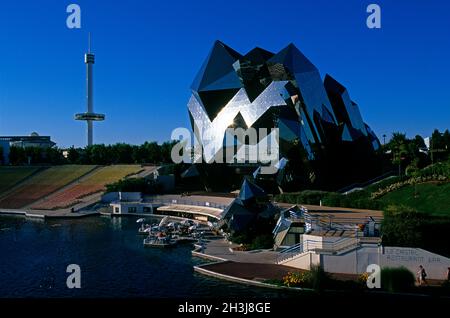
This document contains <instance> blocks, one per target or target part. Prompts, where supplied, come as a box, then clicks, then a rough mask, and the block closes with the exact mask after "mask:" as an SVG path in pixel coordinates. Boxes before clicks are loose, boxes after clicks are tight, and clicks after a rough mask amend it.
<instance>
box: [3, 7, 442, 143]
mask: <svg viewBox="0 0 450 318" xmlns="http://www.w3.org/2000/svg"><path fill="white" fill-rule="evenodd" d="M70 3H77V4H79V5H80V6H81V10H82V12H81V19H82V21H81V26H82V28H81V29H80V30H74V29H68V28H67V27H66V17H67V13H66V6H67V5H68V4H70ZM370 3H377V4H379V5H380V6H381V9H382V15H381V18H382V28H381V29H379V30H370V29H368V28H367V27H366V17H367V15H368V14H367V13H366V7H367V5H368V4H370ZM449 15H450V2H448V1H442V0H431V1H421V0H417V1H414V0H409V1H408V0H395V1H394V0H391V1H379V0H370V1H365V0H336V1H328V0H315V1H309V0H308V1H306V0H295V1H286V0H276V1H274V0H272V1H263V0H258V1H256V0H255V1H253V0H228V1H218V0H189V1H188V0H184V1H178V0H176V1H149V0H141V1H138V0H127V1H101V0H95V1H94V0H91V1H85V0H83V1H81V0H70V1H62V0H40V1H31V0H29V1H5V0H2V1H1V2H0V40H1V44H2V45H1V50H0V135H16V134H18V135H20V134H29V133H30V132H32V131H37V132H39V133H40V134H41V135H51V136H52V138H53V139H54V140H55V141H56V142H57V143H58V145H59V146H71V145H76V146H82V145H84V144H85V139H86V138H85V124H84V123H82V122H76V121H74V120H73V115H74V114H75V113H77V112H83V111H85V108H86V106H85V99H84V96H85V66H84V62H83V54H84V52H85V51H86V49H87V34H88V32H89V31H90V32H92V34H93V51H94V53H95V54H96V64H95V66H94V74H95V75H94V78H95V83H94V89H95V95H94V100H95V110H96V111H97V112H102V113H106V116H107V120H106V121H105V122H102V123H98V124H96V125H95V136H94V140H95V142H97V143H115V142H129V143H133V144H139V143H142V142H144V141H146V140H156V141H164V140H168V139H169V138H170V134H171V131H172V129H173V128H175V127H189V120H188V115H187V109H186V104H187V101H188V98H189V95H190V85H191V82H192V80H193V79H194V77H195V75H196V72H197V71H198V69H199V68H200V66H201V64H202V62H203V60H204V58H205V57H206V55H207V54H208V52H209V50H210V48H211V46H212V44H213V42H214V41H215V40H216V39H219V40H221V41H223V42H225V43H226V44H228V45H229V46H231V47H233V48H235V49H236V50H237V51H239V52H241V53H245V52H247V51H249V50H250V49H252V48H253V47H255V46H260V47H263V48H265V49H268V50H271V51H273V52H276V51H279V50H281V49H282V48H283V47H284V46H286V45H287V44H289V43H290V42H293V43H294V44H295V45H296V46H297V47H298V48H299V49H300V50H301V51H303V53H304V54H305V55H306V56H307V57H308V58H309V59H310V60H311V61H312V62H313V63H314V64H315V65H316V66H317V67H318V68H319V70H320V72H321V75H322V77H323V76H324V75H325V74H326V73H329V74H331V75H332V76H333V77H335V78H336V79H337V80H339V81H340V82H341V83H342V84H344V85H345V86H346V87H347V88H348V89H349V92H350V96H351V97H352V99H353V100H354V101H355V102H357V103H358V104H359V107H360V109H361V112H362V115H363V118H364V119H365V121H366V122H367V123H368V124H369V125H370V126H371V127H372V128H373V129H374V130H375V132H376V133H377V134H378V136H379V137H380V139H382V137H381V136H382V135H383V134H387V135H390V134H391V132H392V131H401V132H406V133H407V134H408V135H409V136H414V135H415V134H422V135H424V136H427V135H429V134H430V133H431V131H432V129H434V128H438V129H441V130H444V129H446V128H450V78H449V74H450V19H449V18H448V17H449Z"/></svg>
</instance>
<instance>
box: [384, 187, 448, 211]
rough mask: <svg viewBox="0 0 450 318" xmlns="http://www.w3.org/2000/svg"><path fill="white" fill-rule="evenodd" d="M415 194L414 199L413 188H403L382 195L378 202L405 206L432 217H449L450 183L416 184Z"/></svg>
mask: <svg viewBox="0 0 450 318" xmlns="http://www.w3.org/2000/svg"><path fill="white" fill-rule="evenodd" d="M417 194H418V195H417V197H414V186H405V187H403V188H400V189H398V190H396V191H393V192H391V193H388V194H386V195H384V196H383V197H381V198H380V199H379V200H381V201H382V202H385V203H387V204H403V205H407V206H410V207H412V208H414V209H416V210H417V211H420V212H426V213H430V214H432V215H447V216H450V183H444V184H436V183H422V184H418V185H417Z"/></svg>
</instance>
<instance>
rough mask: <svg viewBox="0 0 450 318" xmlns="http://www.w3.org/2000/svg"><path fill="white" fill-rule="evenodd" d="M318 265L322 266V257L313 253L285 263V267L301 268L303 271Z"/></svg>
mask: <svg viewBox="0 0 450 318" xmlns="http://www.w3.org/2000/svg"><path fill="white" fill-rule="evenodd" d="M317 264H320V255H318V254H315V253H312V252H306V253H303V254H301V255H299V256H297V257H295V258H293V259H291V260H288V261H287V262H285V263H283V265H284V266H291V267H295V268H301V269H310V268H311V265H317Z"/></svg>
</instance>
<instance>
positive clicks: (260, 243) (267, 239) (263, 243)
mask: <svg viewBox="0 0 450 318" xmlns="http://www.w3.org/2000/svg"><path fill="white" fill-rule="evenodd" d="M273 244H274V241H273V236H272V235H271V234H262V235H258V236H256V237H255V238H254V239H253V241H252V243H251V244H250V246H249V248H250V249H251V250H257V249H263V248H272V247H273Z"/></svg>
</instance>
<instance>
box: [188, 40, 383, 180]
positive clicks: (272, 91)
mask: <svg viewBox="0 0 450 318" xmlns="http://www.w3.org/2000/svg"><path fill="white" fill-rule="evenodd" d="M191 88H192V96H191V98H190V100H189V103H188V109H189V115H190V119H191V124H192V126H193V129H194V131H195V132H196V134H197V138H198V139H199V142H200V143H201V145H202V146H203V148H204V149H206V148H208V149H209V150H208V151H205V152H204V160H205V161H206V162H207V163H208V162H212V161H213V160H214V158H215V156H217V155H218V154H219V155H220V153H221V151H223V148H224V145H228V141H226V140H225V139H226V129H227V128H237V127H240V128H244V129H247V128H249V127H253V128H256V129H258V128H267V129H270V128H278V129H279V133H280V134H279V138H280V144H279V147H280V158H279V159H282V158H286V159H287V160H288V164H287V165H286V169H284V170H285V171H283V178H282V180H280V178H278V181H279V182H281V183H284V184H286V183H293V184H320V183H325V182H330V181H332V184H335V185H336V186H338V185H339V183H342V184H346V183H348V182H351V181H352V180H350V179H352V177H351V176H353V175H359V176H360V177H361V178H360V179H363V178H364V177H366V176H365V175H364V173H363V174H360V173H359V172H356V173H355V171H353V172H352V173H348V171H346V169H357V168H358V167H357V166H358V165H356V166H355V165H354V164H353V161H354V159H357V160H363V161H365V164H366V165H367V164H368V163H369V162H370V161H371V160H372V159H373V156H374V153H375V151H376V150H377V149H378V148H379V141H378V138H377V137H376V135H375V134H374V133H373V131H372V130H371V129H370V128H369V127H368V125H367V124H366V123H364V121H363V119H362V117H361V113H360V111H359V108H358V105H357V104H356V103H354V102H353V101H352V100H351V99H350V96H349V94H348V92H347V90H346V88H345V87H344V86H342V85H341V84H340V83H339V82H337V81H336V80H335V79H333V78H332V77H331V76H329V75H326V76H325V80H324V81H322V78H321V76H320V74H319V71H318V69H317V68H316V67H315V66H314V64H312V63H311V61H309V60H308V59H307V58H306V57H305V56H304V55H303V54H302V53H301V52H300V51H299V50H298V49H297V48H296V47H295V46H294V45H293V44H289V45H288V46H287V47H286V48H284V49H282V50H281V51H280V52H278V53H276V54H274V53H272V52H269V51H266V50H264V49H261V48H255V49H253V50H251V51H250V52H248V53H247V54H245V55H241V54H240V53H238V52H236V51H235V50H233V49H232V48H230V47H228V46H226V45H225V44H223V43H222V42H219V41H216V42H215V44H214V46H213V48H212V50H211V52H210V53H209V55H208V57H207V59H206V61H205V62H204V64H203V65H202V67H201V69H200V71H199V73H198V75H197V76H196V78H195V80H194V82H193V84H192V87H191ZM234 142H235V143H234V145H233V146H235V145H240V146H242V145H245V146H249V145H248V141H247V140H238V141H234ZM211 149H213V150H212V151H211ZM347 165H350V167H346V166H347ZM336 169H337V170H339V172H338V171H336ZM366 170H367V169H366ZM369 174H371V173H369ZM346 175H347V176H348V177H344V179H343V180H341V181H339V179H342V176H346ZM347 179H348V180H347ZM334 181H336V182H334ZM333 182H334V183H333Z"/></svg>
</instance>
